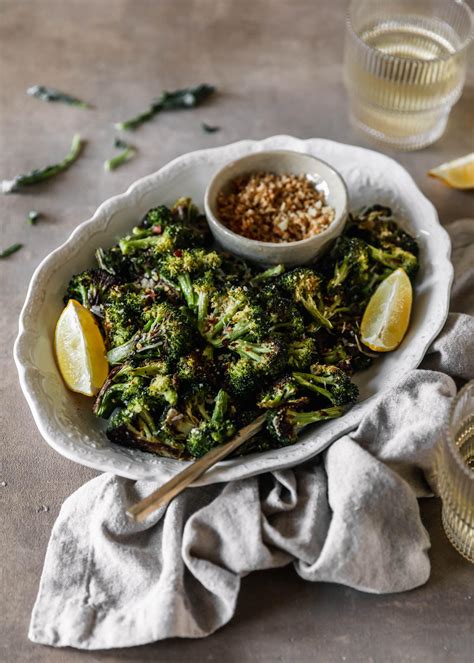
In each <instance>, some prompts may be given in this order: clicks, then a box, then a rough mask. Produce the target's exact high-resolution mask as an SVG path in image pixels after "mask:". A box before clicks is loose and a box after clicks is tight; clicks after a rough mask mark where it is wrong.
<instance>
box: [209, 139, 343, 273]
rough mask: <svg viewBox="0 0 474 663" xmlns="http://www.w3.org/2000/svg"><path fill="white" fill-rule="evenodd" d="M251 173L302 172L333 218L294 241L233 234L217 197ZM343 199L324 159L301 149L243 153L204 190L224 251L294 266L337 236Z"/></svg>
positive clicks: (308, 259) (339, 181) (339, 180)
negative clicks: (322, 227)
mask: <svg viewBox="0 0 474 663" xmlns="http://www.w3.org/2000/svg"><path fill="white" fill-rule="evenodd" d="M255 172H270V173H276V174H277V175H286V174H291V175H306V176H307V178H308V179H309V180H310V181H311V182H313V183H314V186H315V188H316V189H317V190H318V191H322V192H323V193H324V195H325V199H326V204H327V205H330V206H331V207H333V208H334V212H335V216H334V219H333V221H332V222H331V224H330V225H329V226H328V227H327V228H326V229H325V230H323V231H322V232H321V233H319V234H318V235H314V237H308V238H307V239H302V240H300V241H298V242H279V243H275V242H259V241H257V240H254V239H248V238H247V237H242V235H238V234H237V233H234V232H233V231H232V230H230V229H229V228H227V227H226V226H225V225H224V224H223V223H222V222H221V221H220V219H219V214H218V211H217V197H218V195H219V193H221V192H227V191H229V190H230V188H231V186H232V181H233V180H234V179H235V178H236V177H239V176H241V175H246V174H249V173H255ZM347 198H348V196H347V189H346V185H345V184H344V180H343V179H342V177H341V176H340V175H339V173H338V172H337V171H336V170H335V169H334V168H332V166H330V165H329V164H327V163H326V162H325V161H321V159H318V158H317V157H315V156H313V155H311V154H304V153H302V152H293V151H290V150H272V151H271V152H258V153H257V154H247V155H246V156H244V157H242V158H240V159H236V160H235V161H231V162H230V163H228V164H226V165H225V166H224V168H221V170H219V171H218V172H217V173H216V174H215V175H214V177H213V178H212V180H211V181H210V182H209V185H208V187H207V189H206V193H205V196H204V208H205V211H206V216H207V220H208V223H209V226H210V228H211V231H212V234H213V235H214V238H215V240H216V241H217V243H218V244H219V245H220V246H222V247H223V248H224V249H225V250H226V251H230V252H231V253H235V254H236V255H239V256H241V257H242V258H246V259H247V260H252V261H254V262H258V263H261V264H264V265H278V264H279V263H284V264H285V265H290V266H294V265H303V264H305V263H308V262H311V261H313V260H314V259H315V258H316V257H318V256H319V255H321V254H322V253H323V252H324V251H325V250H326V249H327V248H328V247H329V245H330V244H331V243H332V242H333V240H334V239H336V237H337V236H338V235H340V233H341V232H342V229H343V228H344V223H345V221H346V218H347V204H348V203H347Z"/></svg>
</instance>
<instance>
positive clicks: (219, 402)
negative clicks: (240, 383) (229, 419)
mask: <svg viewBox="0 0 474 663" xmlns="http://www.w3.org/2000/svg"><path fill="white" fill-rule="evenodd" d="M228 406H229V396H228V394H227V392H226V391H224V390H223V389H219V391H218V393H217V396H216V399H215V402H214V410H213V412H212V416H211V421H213V422H214V423H216V424H221V423H222V422H223V421H224V417H225V414H226V412H227V408H228Z"/></svg>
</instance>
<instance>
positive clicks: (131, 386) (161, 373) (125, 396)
mask: <svg viewBox="0 0 474 663" xmlns="http://www.w3.org/2000/svg"><path fill="white" fill-rule="evenodd" d="M177 397H178V395H177V392H176V388H175V380H174V378H173V375H171V374H170V373H169V365H168V363H167V362H165V361H151V362H146V363H143V364H141V365H138V366H133V365H131V364H123V365H122V366H117V367H116V368H114V369H112V371H111V372H110V373H109V376H108V378H107V380H106V381H105V383H104V385H103V386H102V388H101V390H100V392H99V394H98V395H97V397H96V400H95V403H94V407H93V411H94V413H95V414H97V415H98V416H99V417H105V418H106V417H109V416H110V415H111V414H112V412H113V411H114V409H115V408H116V407H120V408H124V407H126V406H128V404H129V403H130V402H132V401H133V402H136V401H137V399H138V400H140V399H142V400H146V402H147V408H148V409H151V410H153V409H158V410H160V408H161V409H162V408H163V407H164V406H165V405H166V404H170V405H174V404H175V403H176V401H177Z"/></svg>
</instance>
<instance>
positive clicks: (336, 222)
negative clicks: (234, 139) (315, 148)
mask: <svg viewBox="0 0 474 663" xmlns="http://www.w3.org/2000/svg"><path fill="white" fill-rule="evenodd" d="M284 154H289V155H292V156H297V157H306V158H308V159H309V160H311V161H314V162H316V163H320V164H323V166H324V167H325V168H327V169H328V170H329V171H331V172H332V174H333V175H335V177H336V181H338V183H339V184H340V185H341V193H342V194H343V196H344V204H343V208H342V210H341V212H340V213H339V215H338V216H336V217H335V218H334V219H333V220H332V221H331V223H330V224H329V226H328V227H327V228H325V229H324V230H322V231H321V232H320V233H318V234H317V235H313V237H306V238H305V239H298V240H296V241H295V242H262V241H261V240H258V239H250V238H249V237H244V236H243V235H239V233H235V232H234V231H233V230H230V228H228V227H227V226H226V225H225V224H224V223H222V221H220V219H219V218H218V217H217V215H216V214H214V212H213V211H212V208H211V203H210V193H211V189H212V187H213V185H214V184H215V181H216V180H217V179H218V178H219V176H220V175H222V173H224V172H225V171H226V170H228V169H230V168H232V167H233V166H235V165H236V164H238V163H240V162H245V161H252V160H253V159H257V158H258V157H261V156H262V155H275V156H278V155H284ZM249 172H251V171H249ZM307 174H309V173H307ZM217 194H218V192H216V194H215V198H217ZM348 208H349V192H348V189H347V185H346V183H345V181H344V178H343V177H342V175H341V174H340V172H339V171H338V170H336V168H334V167H333V166H331V165H330V164H329V163H327V161H324V159H320V158H319V157H315V156H314V155H312V154H308V153H307V152H299V151H298V150H284V149H281V150H263V151H261V152H253V153H251V154H246V155H245V156H243V157H239V158H238V159H233V160H232V161H229V162H228V163H226V164H224V166H222V168H219V170H218V171H217V172H216V173H214V175H213V176H212V178H211V180H210V181H209V182H208V184H207V187H206V191H205V194H204V210H205V212H206V216H207V218H208V222H209V223H210V225H211V224H212V225H215V226H217V227H218V228H219V231H222V234H223V235H226V236H228V237H229V238H232V239H233V240H235V241H236V242H240V243H241V245H242V246H243V247H248V248H249V249H250V248H254V249H255V248H256V247H261V248H272V249H274V250H276V251H279V250H281V252H282V253H283V252H284V251H285V249H288V248H289V247H291V248H293V247H300V246H301V247H304V246H309V245H311V244H318V243H319V242H320V241H321V240H322V239H326V237H327V236H328V235H329V234H331V236H333V235H334V230H335V229H338V228H339V227H340V226H342V225H343V223H345V221H346V219H347V215H348Z"/></svg>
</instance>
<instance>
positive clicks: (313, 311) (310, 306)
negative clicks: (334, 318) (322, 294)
mask: <svg viewBox="0 0 474 663" xmlns="http://www.w3.org/2000/svg"><path fill="white" fill-rule="evenodd" d="M301 303H302V304H303V306H304V307H305V309H306V310H307V311H308V313H309V314H310V315H311V316H312V317H313V318H314V319H315V320H316V321H317V322H319V324H320V325H322V326H323V327H326V328H327V329H332V323H331V322H330V321H329V320H328V319H327V318H325V317H324V315H323V314H322V313H321V312H320V310H319V309H318V307H317V305H316V303H315V302H314V300H313V299H312V298H310V297H305V298H304V299H301Z"/></svg>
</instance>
